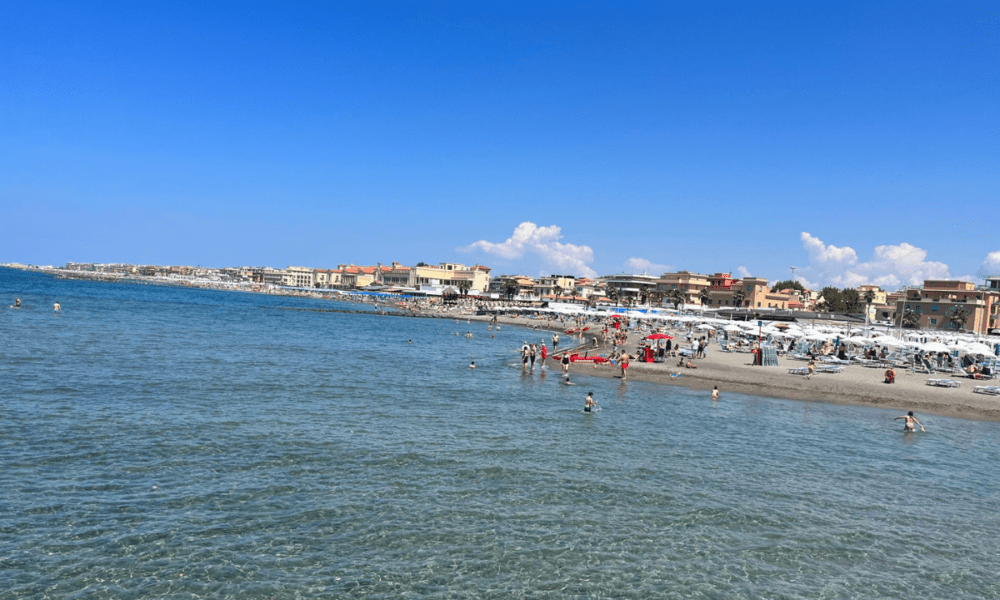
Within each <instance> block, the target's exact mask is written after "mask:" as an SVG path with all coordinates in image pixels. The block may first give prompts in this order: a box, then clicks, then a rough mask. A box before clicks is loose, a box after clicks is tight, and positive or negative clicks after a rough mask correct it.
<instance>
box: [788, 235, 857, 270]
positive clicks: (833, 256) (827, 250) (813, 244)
mask: <svg viewBox="0 0 1000 600" xmlns="http://www.w3.org/2000/svg"><path fill="white" fill-rule="evenodd" d="M801 238H802V246H803V247H804V248H805V249H806V252H808V253H809V258H810V260H812V261H813V262H819V263H844V264H848V265H853V264H855V263H857V262H858V253H857V252H855V251H854V248H851V247H850V246H844V247H843V248H838V247H836V246H833V245H830V246H827V245H826V244H824V243H823V242H822V241H821V240H820V239H819V238H817V237H813V236H811V235H809V234H808V233H806V232H805V231H803V232H802V235H801Z"/></svg>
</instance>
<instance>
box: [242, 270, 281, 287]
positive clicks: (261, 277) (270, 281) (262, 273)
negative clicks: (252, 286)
mask: <svg viewBox="0 0 1000 600" xmlns="http://www.w3.org/2000/svg"><path fill="white" fill-rule="evenodd" d="M250 276H251V278H252V279H253V281H254V283H262V284H264V285H282V283H281V282H282V281H283V280H284V277H285V272H284V271H282V270H281V269H272V268H271V267H252V268H251V269H250Z"/></svg>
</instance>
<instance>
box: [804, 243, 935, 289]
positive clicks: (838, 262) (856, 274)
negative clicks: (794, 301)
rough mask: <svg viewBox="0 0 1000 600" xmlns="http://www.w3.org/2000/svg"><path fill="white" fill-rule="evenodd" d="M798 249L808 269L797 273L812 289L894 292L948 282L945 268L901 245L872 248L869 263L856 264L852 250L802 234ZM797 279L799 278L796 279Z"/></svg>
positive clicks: (922, 251)
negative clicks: (927, 282)
mask: <svg viewBox="0 0 1000 600" xmlns="http://www.w3.org/2000/svg"><path fill="white" fill-rule="evenodd" d="M801 239H802V247H803V249H805V251H806V253H807V254H808V255H809V263H810V264H809V266H808V267H804V268H802V269H800V271H801V272H802V274H801V279H800V280H801V281H802V282H803V283H805V280H806V278H808V279H809V280H815V281H817V282H818V283H816V284H813V286H816V285H834V286H837V287H857V286H859V285H862V284H876V285H879V286H881V287H883V288H887V289H894V288H897V287H899V286H900V285H904V284H906V285H918V284H921V283H923V281H924V280H925V279H950V278H951V275H950V274H949V271H948V265H946V264H944V263H943V262H937V261H928V260H927V251H926V250H924V249H923V248H918V247H917V246H914V245H912V244H908V243H906V242H903V243H901V244H898V245H890V244H887V245H882V246H876V247H875V249H874V251H873V256H872V260H870V261H867V262H862V263H859V262H858V254H857V252H855V251H854V249H853V248H851V247H849V246H844V247H841V248H838V247H837V246H833V245H826V244H824V243H823V241H822V240H820V239H819V238H817V237H814V236H812V235H810V234H808V233H806V232H802V235H801ZM797 279H799V277H797Z"/></svg>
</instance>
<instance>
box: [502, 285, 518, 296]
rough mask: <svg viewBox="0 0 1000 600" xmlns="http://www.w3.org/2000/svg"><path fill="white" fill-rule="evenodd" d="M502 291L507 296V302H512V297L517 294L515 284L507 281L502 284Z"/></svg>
mask: <svg viewBox="0 0 1000 600" xmlns="http://www.w3.org/2000/svg"><path fill="white" fill-rule="evenodd" d="M503 291H504V294H506V295H507V300H513V299H514V295H515V294H517V284H516V283H514V282H513V281H508V282H507V283H505V284H503Z"/></svg>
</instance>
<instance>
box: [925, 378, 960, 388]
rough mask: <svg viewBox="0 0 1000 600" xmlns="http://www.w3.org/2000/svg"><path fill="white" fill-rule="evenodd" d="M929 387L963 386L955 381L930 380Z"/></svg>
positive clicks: (928, 381)
mask: <svg viewBox="0 0 1000 600" xmlns="http://www.w3.org/2000/svg"><path fill="white" fill-rule="evenodd" d="M927 385H933V386H935V387H948V388H954V387H962V384H961V383H959V382H957V381H955V380H954V379H928V380H927Z"/></svg>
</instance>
